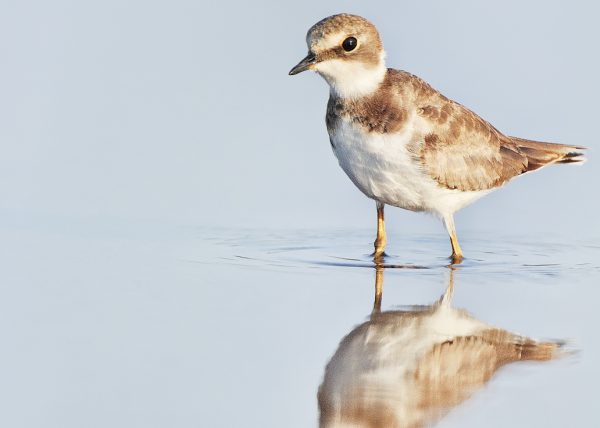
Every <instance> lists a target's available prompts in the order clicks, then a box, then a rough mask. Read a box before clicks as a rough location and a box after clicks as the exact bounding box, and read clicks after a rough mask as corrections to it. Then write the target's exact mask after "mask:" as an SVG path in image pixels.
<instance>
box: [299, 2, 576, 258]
mask: <svg viewBox="0 0 600 428" xmlns="http://www.w3.org/2000/svg"><path fill="white" fill-rule="evenodd" d="M306 42H307V45H308V55H307V56H306V57H305V58H304V59H303V60H302V61H300V62H299V63H298V64H297V65H296V66H295V67H294V68H292V70H291V71H290V72H289V74H290V75H294V74H298V73H300V72H302V71H305V70H313V71H316V72H317V73H318V74H320V75H321V76H322V77H323V78H324V79H325V81H326V82H327V83H328V84H329V86H330V96H329V102H328V103H327V114H326V125H327V131H328V133H329V140H330V142H331V147H332V149H333V152H334V153H335V156H336V157H337V159H338V161H339V164H340V166H341V167H342V169H343V170H344V172H345V173H346V174H347V175H348V177H349V178H350V180H352V182H353V183H354V184H355V185H356V187H358V188H359V189H360V190H361V191H362V192H363V193H364V194H365V195H366V196H367V197H369V198H371V199H374V200H375V201H376V207H377V238H376V239H375V243H374V247H375V252H374V256H375V257H376V258H380V257H381V256H383V255H384V250H385V245H386V242H387V238H386V233H385V222H384V207H385V205H392V206H396V207H400V208H404V209H407V210H411V211H424V212H430V213H433V214H435V215H437V216H439V217H440V218H441V219H442V220H443V222H444V225H445V227H446V230H447V231H448V234H449V236H450V243H451V245H452V256H451V258H452V261H453V262H455V263H458V262H460V261H461V260H462V258H463V252H462V250H461V248H460V245H459V243H458V238H457V235H456V228H455V225H454V213H455V212H456V211H458V210H460V209H461V208H464V207H465V206H467V205H469V204H471V203H473V202H474V201H476V200H477V199H479V198H481V197H482V196H484V195H486V194H488V193H490V192H491V191H493V190H496V189H498V188H500V187H502V186H503V185H504V184H506V183H507V182H508V181H510V180H511V179H513V178H514V177H517V176H519V175H521V174H524V173H527V172H531V171H535V170H537V169H539V168H542V167H544V166H546V165H549V164H554V163H577V162H582V161H583V160H584V158H583V154H582V153H581V150H583V149H585V148H584V147H579V146H571V145H564V144H553V143H545V142H540V141H532V140H527V139H523V138H517V137H510V136H507V135H504V134H503V133H501V132H500V131H498V130H497V129H496V128H494V127H493V126H492V125H491V124H490V123H488V122H486V121H485V120H484V119H482V118H481V117H479V116H478V115H477V114H475V113H474V112H472V111H471V110H469V109H467V108H466V107H464V106H462V105H461V104H459V103H457V102H455V101H453V100H451V99H449V98H447V97H445V96H444V95H442V94H441V93H440V92H438V91H437V90H435V89H434V88H432V87H431V86H430V85H429V84H427V83H426V82H425V81H424V80H422V79H420V78H419V77H417V76H414V75H412V74H410V73H408V72H406V71H401V70H395V69H391V68H386V65H385V51H384V49H383V45H382V42H381V39H380V37H379V33H378V32H377V29H376V28H375V26H374V25H373V24H371V23H370V22H369V21H367V20H366V19H364V18H362V17H360V16H356V15H349V14H340V15H333V16H330V17H328V18H325V19H323V20H322V21H319V22H318V23H316V24H315V25H313V26H312V27H311V28H310V30H308V34H307V36H306Z"/></svg>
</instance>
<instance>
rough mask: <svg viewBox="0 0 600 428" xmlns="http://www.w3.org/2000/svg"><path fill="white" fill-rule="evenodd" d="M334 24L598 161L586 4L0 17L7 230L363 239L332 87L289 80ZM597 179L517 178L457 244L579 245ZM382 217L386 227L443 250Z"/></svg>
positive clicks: (17, 6)
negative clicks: (350, 22) (328, 107)
mask: <svg viewBox="0 0 600 428" xmlns="http://www.w3.org/2000/svg"><path fill="white" fill-rule="evenodd" d="M340 11H349V12H354V13H358V14H361V15H364V16H366V17H368V18H369V19H371V20H372V21H373V22H374V23H375V24H376V25H377V26H378V28H379V29H380V31H381V34H382V38H383V40H384V44H385V47H386V49H387V52H388V65H389V66H391V67H398V68H402V69H405V70H408V71H410V72H412V73H415V74H417V75H419V76H421V77H423V78H424V79H426V80H427V81H428V82H430V83H431V84H432V85H433V86H434V87H436V88H438V89H439V90H441V91H442V92H443V93H445V94H446V95H448V96H449V97H451V98H453V99H455V100H457V101H459V102H461V103H463V104H465V105H466V106H468V107H470V108H472V109H473V110H474V111H476V112H478V113H479V114H480V115H482V116H483V117H484V118H485V119H487V120H489V121H491V122H492V123H493V124H494V125H495V126H496V127H498V128H499V129H500V130H502V131H504V132H506V133H508V134H511V135H518V136H522V137H526V138H534V139H541V140H548V141H557V142H564V143H569V144H580V145H586V146H589V147H591V148H594V147H597V144H598V135H597V116H598V102H597V100H598V97H599V96H600V85H599V84H598V77H597V76H598V75H600V60H599V57H598V55H597V51H598V41H599V40H600V30H599V29H598V25H597V17H598V14H599V13H600V8H598V6H597V5H596V4H595V3H594V2H587V1H579V2H577V1H576V2H560V1H543V2H542V1H539V2H536V1H529V2H521V1H502V2H476V1H471V2H469V1H462V2H444V1H437V2H391V3H388V2H368V4H366V2H352V1H351V2H343V3H336V2H322V1H314V2H311V1H308V2H306V1H303V2H278V1H270V2H269V1H262V2H241V1H240V2H227V1H224V2H192V1H189V2H186V1H173V2H155V1H151V2H146V1H143V2H142V1H139V2H135V1H126V2H121V1H103V2H75V1H72V2H68V1H58V2H35V1H34V2H21V1H4V2H3V3H2V13H1V14H0V46H1V48H0V49H1V57H2V60H1V61H2V68H1V71H0V73H1V76H2V78H1V79H0V93H1V94H2V96H1V99H0V118H1V119H0V120H1V124H2V125H1V126H0V141H1V142H2V146H3V150H2V157H1V159H0V194H1V195H2V197H1V198H0V214H1V215H3V216H17V217H21V216H23V215H26V216H38V215H39V216H44V217H45V216H60V217H62V216H66V217H83V218H107V217H111V218H118V219H132V220H137V219H140V220H142V219H143V220H153V221H167V222H173V221H178V222H185V223H188V224H203V225H223V226H231V225H235V226H272V227H282V228H287V227H289V225H294V226H297V227H313V226H351V227H355V226H364V225H366V224H369V225H371V224H372V223H373V222H374V212H373V211H374V207H373V205H374V204H373V203H372V202H371V201H369V200H367V199H366V198H364V197H363V196H362V195H361V194H360V193H359V192H358V191H357V190H355V189H354V187H353V186H352V185H351V183H350V182H349V180H348V179H347V178H346V177H345V175H344V174H343V172H342V171H341V170H340V169H339V167H338V166H337V162H336V160H335V159H334V157H333V155H332V153H331V150H330V147H329V143H328V137H327V133H326V130H325V125H324V112H325V104H326V100H327V96H328V94H327V92H328V91H327V88H326V84H325V83H324V81H322V80H321V78H319V77H318V76H316V75H311V74H310V73H306V74H303V75H299V76H295V77H290V76H288V75H287V71H288V70H289V69H290V68H291V67H292V66H293V65H294V64H295V63H296V62H297V61H298V60H299V59H300V58H302V57H303V56H304V55H305V53H306V46H305V42H304V36H305V33H306V31H307V29H308V28H309V27H310V25H312V24H313V23H314V22H315V21H317V20H318V19H320V18H322V17H324V16H327V15H330V14H332V13H336V12H340ZM589 156H590V158H593V156H594V152H593V151H591V153H590V155H589ZM598 171H600V170H599V169H598V168H594V166H593V163H592V164H591V165H586V166H585V167H584V168H563V167H560V168H549V169H547V170H545V171H541V172H539V173H536V174H534V175H531V176H529V177H526V178H523V179H519V180H517V182H516V183H512V184H511V185H510V186H508V187H507V188H506V189H504V190H503V191H501V192H497V193H496V194H494V195H491V196H489V197H487V198H485V199H484V200H482V201H481V202H480V203H478V204H477V205H476V206H474V207H471V208H469V209H467V210H465V211H464V212H463V213H461V214H460V215H459V219H458V227H459V230H463V231H464V230H469V229H476V230H486V229H487V228H488V227H489V225H490V224H493V223H494V222H498V223H499V225H498V227H501V228H502V229H503V230H504V231H506V232H512V231H514V232H515V233H520V232H522V231H527V230H535V231H536V232H537V233H554V232H557V231H559V232H560V231H564V230H566V229H568V232H569V233H570V234H573V233H575V234H577V235H586V234H588V233H590V232H591V230H590V229H591V226H592V225H596V226H597V225H598V223H597V222H596V218H597V215H596V209H597V207H598V199H597V198H596V197H595V195H596V190H595V187H596V186H595V185H596V184H597V183H598V179H599V177H600V173H599V172H598ZM389 211H390V214H389V215H390V222H389V224H390V227H393V228H397V229H398V230H401V231H405V230H419V231H421V230H423V231H431V230H438V231H439V232H442V227H441V225H439V224H438V222H437V220H433V219H427V218H426V217H425V216H422V215H415V214H411V213H404V212H400V211H399V210H389ZM392 211H393V212H392ZM567 222H568V226H567Z"/></svg>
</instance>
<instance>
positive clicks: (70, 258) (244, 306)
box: [0, 221, 600, 427]
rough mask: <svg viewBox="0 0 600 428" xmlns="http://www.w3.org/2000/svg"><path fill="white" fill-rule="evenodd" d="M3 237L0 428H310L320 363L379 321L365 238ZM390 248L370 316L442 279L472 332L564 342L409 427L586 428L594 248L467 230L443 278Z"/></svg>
mask: <svg viewBox="0 0 600 428" xmlns="http://www.w3.org/2000/svg"><path fill="white" fill-rule="evenodd" d="M0 232H1V237H2V242H3V243H4V244H5V245H4V246H3V247H2V257H1V260H2V262H1V263H2V272H3V281H2V284H1V292H2V299H1V301H0V337H2V341H3V345H4V346H3V352H2V354H1V355H0V367H1V368H0V371H1V372H0V374H1V378H2V383H1V384H0V400H2V402H3V403H4V406H3V407H4V410H3V411H2V412H1V413H0V425H1V426H27V427H29V426H45V427H79V426H87V427H101V426H102V427H104V426H128V427H136V426H140V427H142V426H143V427H164V426H172V427H188V426H189V427H192V426H194V427H197V426H206V427H231V426H235V427H238V426H239V427H242V426H244V427H250V426H252V427H254V426H256V427H271V426H272V427H282V426H285V427H307V426H316V425H317V424H318V420H319V407H318V402H317V391H318V389H319V386H320V385H321V383H322V382H323V379H324V374H325V368H326V365H327V364H328V363H329V361H330V360H331V358H332V356H333V355H334V353H335V352H336V350H340V349H342V348H341V347H340V342H341V341H342V340H343V339H344V338H345V337H346V336H347V335H348V334H349V333H350V332H352V331H357V330H355V329H356V327H357V326H359V325H361V324H363V323H365V322H367V323H368V322H373V320H374V319H373V318H372V315H371V314H372V311H373V305H374V301H375V282H376V281H375V280H376V269H374V266H373V263H372V260H371V258H370V257H369V256H368V253H369V252H370V251H371V248H372V247H371V246H372V243H371V241H372V236H371V232H372V231H367V230H365V231H354V230H340V231H326V230H304V231H294V230H289V231H279V232H273V231H263V230H232V229H220V230H218V229H210V230H209V229H196V228H192V227H183V226H182V227H172V226H164V225H149V224H146V225H140V224H128V223H123V222H121V223H119V222H116V223H114V224H104V223H102V224H97V223H93V224H90V223H89V222H81V223H76V222H73V221H64V222H61V221H57V222H54V223H51V224H47V225H45V226H43V227H42V226H39V225H38V226H35V227H33V226H31V225H30V224H26V223H23V224H13V225H11V227H10V228H6V229H3V230H1V231H0ZM389 238H390V245H389V247H388V252H389V253H390V256H388V257H387V258H386V267H385V269H383V270H382V271H381V272H380V274H381V277H380V280H381V284H382V285H383V295H382V302H381V307H380V309H379V310H380V311H381V314H383V316H392V315H389V314H394V313H396V312H393V311H397V310H399V309H400V310H401V311H404V312H402V313H403V314H405V313H406V311H412V312H411V313H413V312H414V311H420V310H423V307H424V306H426V305H432V304H433V303H435V302H437V301H438V300H439V299H440V296H442V295H443V294H444V291H445V290H446V288H447V286H448V285H449V283H450V280H451V279H452V280H453V281H454V295H453V299H452V306H453V307H454V308H456V309H461V310H465V311H467V312H468V313H469V314H470V316H472V318H473V319H474V320H476V321H477V322H482V323H486V324H489V325H491V326H494V328H497V329H500V330H502V331H507V332H511V333H515V334H519V335H522V336H525V337H529V338H533V339H536V340H545V341H549V342H553V341H556V342H557V343H560V344H563V343H564V345H563V346H562V348H561V350H560V352H559V353H558V354H559V357H558V358H556V359H553V360H551V361H546V362H539V361H528V362H515V363H508V364H506V365H504V366H502V367H499V368H498V370H497V371H496V370H494V372H493V373H492V375H491V378H490V379H489V380H487V379H485V380H484V381H480V382H478V383H477V382H475V381H474V380H472V379H471V377H472V376H471V375H472V373H474V372H473V370H471V371H469V372H468V373H469V375H468V376H467V378H468V379H471V380H470V381H469V382H470V383H469V382H468V384H469V388H468V391H467V392H468V393H465V394H464V395H465V397H462V396H461V399H460V400H454V402H452V403H450V401H452V400H448V397H447V391H446V393H445V394H442V393H440V392H439V391H440V390H439V389H438V390H435V389H434V390H433V392H432V390H431V388H430V389H429V395H428V396H427V397H428V403H430V404H431V403H432V402H433V404H435V406H430V407H429V408H428V409H430V410H431V414H428V415H427V414H426V415H425V416H424V419H422V420H425V421H428V422H426V423H427V424H429V423H432V421H433V420H435V419H436V418H439V417H441V419H440V420H439V421H438V422H437V425H436V426H440V427H456V426H460V427H481V426H486V427H504V426H527V427H530V426H544V427H564V426H581V427H583V426H597V425H598V423H599V418H598V416H597V413H596V411H595V408H594V404H593V403H594V401H595V397H596V395H597V388H596V384H597V381H598V380H599V379H600V376H599V375H600V370H599V368H598V361H600V341H599V339H598V334H597V332H596V326H597V325H598V323H599V322H600V315H599V313H598V311H597V310H596V302H597V300H598V298H599V297H600V291H599V289H598V284H600V281H599V279H600V242H598V241H597V240H593V239H590V241H588V242H569V243H561V242H557V241H556V240H555V241H552V240H551V239H548V240H540V239H539V237H518V238H515V237H504V236H493V235H491V234H490V235H489V236H486V237H485V239H483V238H477V237H472V236H469V235H468V234H466V235H464V236H462V244H463V249H464V251H465V253H466V255H467V256H468V258H467V259H466V260H465V262H464V263H462V264H461V265H459V266H457V267H456V269H454V270H451V269H449V268H448V259H447V258H446V257H445V255H446V253H448V252H449V244H448V243H447V241H446V238H445V237H444V236H441V235H431V236H419V237H417V236H412V237H408V238H407V237H405V236H402V237H400V236H397V235H395V234H394V233H391V234H390V237H389ZM375 309H376V312H375V314H377V313H378V312H377V308H375ZM386 314H387V315H386ZM404 316H405V315H402V317H404ZM412 316H415V315H414V314H413V315H412ZM399 331H401V332H402V334H404V333H406V332H407V331H411V330H410V329H409V328H408V327H402V329H400V330H399ZM396 334H399V333H389V332H388V334H386V335H384V336H383V339H382V340H379V341H375V342H373V343H375V344H376V345H377V346H379V345H381V346H379V348H377V349H380V348H381V347H385V346H386V344H387V343H388V342H386V341H389V340H392V341H393V340H394V337H395V336H394V335H396ZM422 336H423V335H422V334H420V333H419V334H417V333H415V337H416V338H420V337H422ZM410 343H413V342H410ZM457 343H458V342H457ZM411 346H412V345H411ZM411 346H408V345H404V346H403V347H402V349H401V350H400V351H401V353H402V358H405V359H410V358H412V356H413V351H412V350H411V349H413V348H411ZM415 352H416V351H415ZM338 355H346V354H344V353H343V352H341V351H340V354H338ZM414 355H416V354H414ZM470 355H474V354H473V353H471V354H470ZM344 358H346V359H345V360H344V361H350V360H348V359H347V358H354V357H344ZM358 360H359V361H361V358H358ZM392 361H397V360H392ZM398 361H399V360H398ZM463 361H464V360H463ZM388 364H389V362H388ZM478 364H479V363H478ZM434 366H435V364H434ZM392 369H394V370H395V367H394V363H392V365H391V368H390V370H392ZM336 373H338V375H337V378H336V379H337V381H338V382H342V383H343V382H350V381H351V380H352V379H348V378H344V376H346V375H345V374H344V373H348V372H345V371H344V370H338V371H337V372H336ZM340 373H341V375H340ZM350 373H352V372H350ZM352 376H356V377H358V378H360V379H364V380H365V382H364V383H366V378H363V377H361V376H367V375H366V374H365V373H362V374H357V372H354V374H353V375H352ZM386 376H387V375H386ZM469 376H470V377H469ZM392 378H393V376H392V377H390V376H387V377H384V380H385V382H387V383H388V384H389V382H390V379H392ZM453 381H454V380H453V379H450V381H449V382H450V385H451V386H452V388H451V390H452V391H455V390H456V389H457V388H458V387H459V386H460V385H459V383H457V382H455V383H452V382H453ZM461 385H464V382H463V383H462V384H461ZM380 386H381V385H380V384H377V382H375V383H370V388H371V389H370V391H371V392H373V391H374V392H375V394H373V395H372V396H377V393H379V392H381V391H380V390H379V389H378V388H379V387H380ZM388 386H389V385H388ZM399 389H400V386H399ZM407 390H408V391H413V392H414V388H412V389H411V388H408V389H407ZM436 391H437V392H436ZM469 395H470V397H469ZM372 396H371V397H372ZM444 397H446V398H444ZM393 399H394V400H397V407H399V406H401V405H404V403H405V401H404V400H409V399H410V397H405V396H402V397H401V398H400V399H398V398H397V397H395V398H393ZM456 401H458V402H456ZM365 403H372V400H371V401H368V400H364V402H363V403H362V404H363V405H365ZM388 403H389V400H388ZM393 403H395V402H394V401H393V400H392V404H393ZM436 406H437V407H436ZM367 407H368V406H367ZM391 407H392V408H393V407H394V406H391ZM422 407H423V406H421V407H420V408H421V410H422ZM32 409H35V411H32ZM407 412H408V414H410V415H412V413H411V412H412V411H411V410H410V409H409V410H407ZM382 413H383V410H381V407H379V411H378V412H375V413H374V414H375V415H376V414H379V415H381V414H382ZM425 413H426V412H425ZM371 416H373V415H371ZM424 423H425V422H424Z"/></svg>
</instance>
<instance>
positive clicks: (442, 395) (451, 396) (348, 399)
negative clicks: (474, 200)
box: [317, 269, 570, 428]
mask: <svg viewBox="0 0 600 428" xmlns="http://www.w3.org/2000/svg"><path fill="white" fill-rule="evenodd" d="M375 287H376V297H375V303H374V307H373V312H372V313H371V315H370V317H369V318H368V320H367V321H366V322H364V323H362V324H360V325H358V326H357V327H355V328H354V329H353V330H352V331H351V332H350V333H348V334H347V335H346V336H345V337H344V338H343V339H342V340H341V342H340V344H339V346H338V348H337V350H336V351H335V353H334V355H333V356H332V357H331V359H330V361H329V362H328V363H327V365H326V367H325V374H324V376H323V381H322V383H321V385H320V387H319V390H318V393H317V400H318V404H319V414H320V415H319V420H320V426H321V427H323V428H334V427H350V426H352V427H411V428H416V427H423V426H432V425H433V424H434V423H435V422H436V421H437V420H439V419H440V418H442V417H443V416H444V415H445V414H446V413H448V412H449V411H450V410H451V409H452V408H454V407H455V406H458V405H459V404H460V403H462V402H464V401H465V400H467V399H468V398H469V397H470V396H471V395H473V394H474V393H475V392H476V391H477V390H479V389H481V388H483V387H484V386H485V385H486V384H487V382H488V381H489V380H490V379H491V378H492V377H493V376H494V374H495V373H496V371H497V370H498V369H500V368H501V367H503V366H505V365H507V364H511V363H514V362H519V361H548V360H552V359H554V358H559V357H564V356H565V357H566V356H568V355H569V354H570V351H569V350H565V348H564V343H563V342H560V341H537V340H534V339H531V338H528V337H525V336H521V335H517V334H514V333H511V332H509V331H506V330H504V329H501V328H498V327H495V326H492V325H490V324H487V323H485V322H482V321H480V320H478V319H476V318H474V317H473V316H472V315H470V314H469V313H467V312H466V311H464V310H462V309H456V308H454V307H452V295H453V291H454V271H453V270H450V276H449V279H448V286H447V289H446V291H445V293H444V294H443V295H442V297H441V298H440V299H439V300H438V301H437V302H435V303H433V304H431V305H425V306H410V307H406V308H401V309H394V310H389V311H383V312H382V311H381V291H382V288H383V269H378V270H377V272H376V285H375Z"/></svg>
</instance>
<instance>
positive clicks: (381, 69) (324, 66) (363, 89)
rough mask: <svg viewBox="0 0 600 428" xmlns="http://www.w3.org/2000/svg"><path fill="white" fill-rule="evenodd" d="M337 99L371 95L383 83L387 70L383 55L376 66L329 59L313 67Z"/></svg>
mask: <svg viewBox="0 0 600 428" xmlns="http://www.w3.org/2000/svg"><path fill="white" fill-rule="evenodd" d="M315 70H316V72H317V73H319V74H320V75H321V76H323V78H324V79H325V80H326V81H327V83H328V84H329V87H330V89H331V93H332V94H333V95H335V96H337V97H339V98H360V97H363V96H365V95H369V94H371V93H373V92H374V91H375V90H376V89H377V88H378V87H379V85H380V84H381V82H383V79H384V78H385V74H386V71H387V68H386V67H385V62H384V59H383V55H382V58H381V61H380V62H379V64H377V65H371V64H364V63H361V62H358V61H344V60H339V59H330V60H327V61H324V62H322V63H319V64H317V66H316V67H315Z"/></svg>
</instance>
